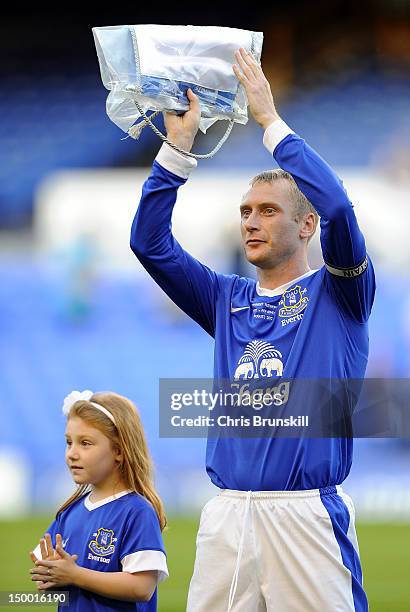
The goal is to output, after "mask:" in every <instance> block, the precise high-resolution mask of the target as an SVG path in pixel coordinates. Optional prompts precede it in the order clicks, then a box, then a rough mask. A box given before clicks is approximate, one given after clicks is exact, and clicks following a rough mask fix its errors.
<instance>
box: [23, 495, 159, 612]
mask: <svg viewBox="0 0 410 612" xmlns="http://www.w3.org/2000/svg"><path fill="white" fill-rule="evenodd" d="M47 533H50V535H51V538H52V541H53V545H55V537H56V534H57V533H60V534H61V536H62V539H63V546H64V549H65V550H66V551H67V552H68V553H70V554H71V555H74V554H76V555H78V560H77V563H78V565H81V567H85V568H87V569H91V570H96V571H98V572H121V571H126V572H130V573H134V572H142V571H148V570H157V571H158V581H161V580H163V579H165V578H166V577H167V576H168V570H167V562H166V555H165V549H164V544H163V541H162V535H161V530H160V526H159V521H158V517H157V514H156V512H155V510H154V508H153V507H152V505H151V504H150V503H149V502H148V501H147V500H146V499H145V498H144V497H142V496H141V495H138V494H137V493H130V492H127V491H126V492H123V493H120V494H117V495H116V496H113V497H110V498H106V499H103V500H101V501H99V502H95V503H92V502H91V501H90V499H89V494H87V495H86V496H83V497H81V498H80V499H79V500H76V501H75V502H74V503H73V504H71V505H70V506H69V507H68V508H66V509H65V510H64V511H63V512H62V513H61V514H60V515H59V516H58V517H57V519H56V520H55V521H53V523H52V524H51V525H50V527H49V528H48V530H47ZM34 552H35V554H36V556H37V557H38V558H40V557H41V554H40V550H39V547H37V549H36V550H35V551H34ZM62 590H68V591H69V599H70V604H69V606H68V607H67V606H65V607H62V608H61V610H67V611H69V612H94V611H95V612H97V611H98V612H109V611H110V612H111V611H114V610H116V611H117V610H118V611H121V612H155V611H156V610H157V590H155V592H154V594H153V596H152V598H151V599H150V601H149V602H141V603H133V602H129V601H119V600H114V599H109V598H107V597H102V596H100V595H97V594H96V593H92V592H90V591H86V590H83V589H79V588H77V587H73V586H69V587H67V588H66V587H64V589H62Z"/></svg>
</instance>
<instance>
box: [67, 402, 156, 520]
mask: <svg viewBox="0 0 410 612" xmlns="http://www.w3.org/2000/svg"><path fill="white" fill-rule="evenodd" d="M90 402H96V403H97V404H100V405H101V406H103V407H104V408H106V409H107V410H108V411H109V412H110V413H111V414H112V416H113V417H114V420H115V423H116V424H115V425H114V423H113V422H112V421H111V420H110V419H109V418H108V417H107V416H106V415H105V414H104V413H103V412H102V411H101V410H98V408H95V407H94V406H93V405H92V404H91V403H90ZM71 417H79V418H80V419H83V420H84V421H85V422H86V423H89V424H90V425H92V427H95V428H96V429H98V430H100V431H101V432H102V433H103V434H104V435H105V436H106V437H107V438H108V439H109V440H110V441H111V443H112V445H113V447H114V448H115V447H117V448H119V449H120V450H121V452H122V455H123V461H122V463H121V464H120V467H119V470H120V475H121V478H122V480H123V481H124V483H125V484H126V486H127V488H128V489H130V490H131V491H133V492H135V493H139V494H140V495H142V496H143V497H145V498H146V499H147V500H148V501H149V502H150V503H151V504H152V506H153V507H154V509H155V511H156V513H157V516H158V521H159V524H160V527H161V530H163V529H164V528H165V526H166V524H167V520H166V516H165V511H164V507H163V504H162V501H161V499H160V497H159V495H158V493H157V492H156V490H155V487H154V483H153V465H152V461H151V457H150V454H149V450H148V446H147V442H146V439H145V434H144V429H143V427H142V422H141V419H140V416H139V414H138V410H137V408H136V406H135V405H134V404H133V403H132V402H131V401H130V400H129V399H127V398H126V397H123V396H122V395H118V394H117V393H94V395H93V396H92V397H91V398H90V400H89V401H85V400H79V401H77V402H75V403H74V404H73V405H72V407H71V408H70V412H69V413H68V415H67V420H68V419H70V418H71ZM89 490H90V488H89V485H88V484H82V485H79V486H78V488H77V490H76V491H75V493H73V495H72V496H71V497H70V498H69V499H67V501H65V502H64V503H63V505H62V506H61V507H60V508H59V509H58V511H57V516H58V515H59V514H60V513H61V512H62V511H63V510H65V509H66V508H67V507H68V506H70V505H71V504H72V503H73V502H75V501H76V500H77V499H79V498H80V497H82V496H83V495H84V494H85V493H87V492H88V491H89Z"/></svg>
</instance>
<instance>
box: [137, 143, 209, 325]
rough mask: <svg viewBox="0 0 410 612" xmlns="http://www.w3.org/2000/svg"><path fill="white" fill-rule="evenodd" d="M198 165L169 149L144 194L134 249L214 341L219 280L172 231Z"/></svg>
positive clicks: (159, 158)
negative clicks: (177, 208)
mask: <svg viewBox="0 0 410 612" xmlns="http://www.w3.org/2000/svg"><path fill="white" fill-rule="evenodd" d="M195 165H196V161H195V160H193V159H191V158H188V157H186V156H183V155H181V154H179V153H177V152H175V151H173V150H172V149H171V148H170V147H169V146H168V145H163V147H162V149H161V150H160V152H159V154H158V156H157V158H156V160H155V161H154V164H153V168H152V172H151V175H150V176H149V177H148V179H147V180H146V181H145V183H144V185H143V188H142V196H141V200H140V203H139V206H138V210H137V213H136V215H135V218H134V221H133V224H132V229H131V249H132V251H133V252H134V254H135V255H136V256H137V258H138V259H139V260H140V262H141V263H142V265H143V266H144V268H145V269H146V270H147V272H148V273H149V274H150V276H152V278H153V279H154V280H155V282H156V283H157V284H158V285H159V286H160V287H161V288H162V289H163V290H164V291H165V293H166V294H167V295H168V296H169V297H170V298H171V300H172V301H173V302H174V303H175V304H177V306H179V307H180V308H181V309H182V310H183V311H184V312H185V313H186V314H187V315H188V316H190V317H191V318H192V319H194V321H196V322H197V323H198V324H199V325H200V326H201V327H202V328H203V329H205V331H207V332H208V333H209V334H210V335H211V336H214V335H215V304H216V298H217V294H218V290H219V282H220V279H219V275H218V274H217V273H216V272H214V271H213V270H211V269H210V268H208V267H207V266H206V265H204V264H202V263H201V262H199V261H198V260H197V259H195V258H194V257H192V255H190V254H189V253H187V252H186V251H185V250H184V249H183V248H182V247H181V245H180V244H179V243H178V242H177V240H175V238H174V236H173V235H172V231H171V217H172V211H173V208H174V205H175V202H176V199H177V192H178V189H179V187H181V185H184V183H185V182H186V180H187V177H188V175H189V172H190V171H191V170H192V169H193V168H194V167H195Z"/></svg>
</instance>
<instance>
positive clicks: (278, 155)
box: [233, 50, 375, 323]
mask: <svg viewBox="0 0 410 612" xmlns="http://www.w3.org/2000/svg"><path fill="white" fill-rule="evenodd" d="M236 60H237V62H238V65H235V66H234V67H233V70H234V72H235V74H236V76H237V77H238V79H239V81H240V82H241V83H242V85H243V86H244V88H245V90H246V93H247V96H248V101H249V108H250V111H251V113H252V115H253V117H254V119H255V121H256V122H257V123H259V125H260V126H261V127H262V128H263V129H264V130H265V134H264V139H263V140H264V144H265V146H266V148H267V149H268V150H269V151H270V153H271V154H273V156H274V158H275V160H276V161H277V163H278V165H279V166H280V168H282V169H283V170H285V171H286V172H289V174H291V175H292V176H293V178H294V180H295V181H296V183H297V185H298V187H299V189H300V191H301V192H302V193H303V194H304V195H305V196H306V197H307V198H308V200H309V201H310V202H311V204H312V205H313V206H314V207H315V209H316V211H317V213H318V214H319V216H320V228H321V235H320V239H321V245H322V252H323V258H324V260H325V265H326V274H325V277H324V279H325V284H326V287H327V289H328V291H329V293H330V294H331V295H332V296H333V297H334V299H335V300H336V301H337V303H338V304H339V306H340V307H341V308H342V310H343V311H344V312H345V313H346V314H347V315H348V316H349V317H351V318H353V319H354V320H356V321H358V322H359V323H362V322H364V321H366V320H367V319H368V317H369V315H370V310H371V307H372V304H373V298H374V291H375V279H374V272H373V267H372V264H371V261H370V259H369V258H368V256H367V254H366V245H365V241H364V237H363V235H362V233H361V231H360V229H359V226H358V223H357V219H356V216H355V214H354V211H353V206H352V204H351V202H350V200H349V198H348V196H347V194H346V191H345V189H344V187H343V184H342V181H341V180H340V179H339V178H338V176H337V175H336V174H335V172H334V171H333V170H332V169H331V168H330V166H329V165H328V164H327V163H326V162H325V161H324V160H323V159H322V158H321V157H320V155H318V154H317V153H316V152H315V151H314V150H313V149H312V148H311V147H310V146H309V145H307V144H306V143H305V141H304V140H303V139H302V138H300V137H299V136H297V135H296V134H295V133H294V132H293V130H291V129H290V128H289V126H287V125H286V123H285V122H284V121H282V120H281V118H280V117H279V115H278V113H277V111H276V108H275V104H274V100H273V96H272V93H271V89H270V85H269V83H268V81H267V79H266V78H265V75H264V74H263V72H262V68H261V67H260V65H259V64H258V63H257V62H256V61H255V59H254V58H253V56H252V55H251V54H249V53H247V52H246V51H245V50H241V51H240V52H238V53H237V54H236ZM239 68H240V69H239Z"/></svg>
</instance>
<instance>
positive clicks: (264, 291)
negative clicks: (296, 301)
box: [256, 270, 317, 297]
mask: <svg viewBox="0 0 410 612" xmlns="http://www.w3.org/2000/svg"><path fill="white" fill-rule="evenodd" d="M315 272H317V270H309V271H308V272H305V274H302V276H298V277H297V278H293V279H292V280H290V281H289V282H288V283H285V284H284V285H280V287H275V289H265V288H264V287H261V286H260V285H259V282H257V283H256V293H257V294H258V295H266V296H267V297H275V296H276V295H282V293H283V292H284V291H286V289H289V287H290V286H291V285H293V284H294V283H296V282H297V281H300V280H302V278H307V277H308V276H311V275H312V274H314V273H315Z"/></svg>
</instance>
